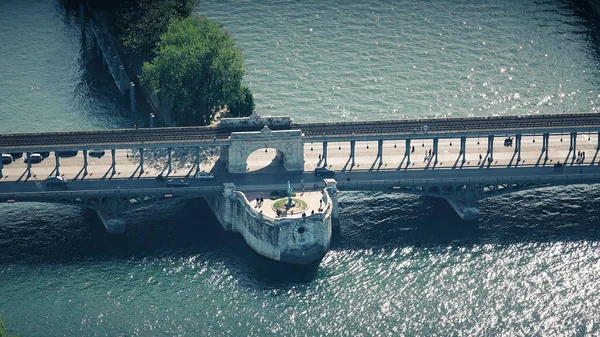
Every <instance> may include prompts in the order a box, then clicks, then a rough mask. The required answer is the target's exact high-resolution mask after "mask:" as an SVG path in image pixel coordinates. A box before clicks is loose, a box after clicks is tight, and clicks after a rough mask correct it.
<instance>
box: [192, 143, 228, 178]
mask: <svg viewBox="0 0 600 337" xmlns="http://www.w3.org/2000/svg"><path fill="white" fill-rule="evenodd" d="M223 152H225V153H227V151H223ZM198 172H200V147H198V146H196V173H198Z"/></svg>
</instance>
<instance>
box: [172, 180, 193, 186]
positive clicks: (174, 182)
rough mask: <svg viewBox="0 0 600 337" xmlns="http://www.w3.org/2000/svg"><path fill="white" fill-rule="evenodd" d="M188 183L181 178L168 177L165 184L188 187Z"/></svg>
mask: <svg viewBox="0 0 600 337" xmlns="http://www.w3.org/2000/svg"><path fill="white" fill-rule="evenodd" d="M189 185H190V183H188V182H187V181H185V180H183V179H169V180H167V186H169V187H188V186H189Z"/></svg>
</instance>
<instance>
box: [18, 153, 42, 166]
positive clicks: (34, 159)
mask: <svg viewBox="0 0 600 337" xmlns="http://www.w3.org/2000/svg"><path fill="white" fill-rule="evenodd" d="M42 160H44V157H42V155H41V154H39V153H32V154H31V155H30V156H29V157H25V159H23V162H24V163H31V164H39V163H41V162H42Z"/></svg>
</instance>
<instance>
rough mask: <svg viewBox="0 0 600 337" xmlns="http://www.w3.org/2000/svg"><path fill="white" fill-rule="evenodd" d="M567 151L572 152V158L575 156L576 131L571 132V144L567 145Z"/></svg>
mask: <svg viewBox="0 0 600 337" xmlns="http://www.w3.org/2000/svg"><path fill="white" fill-rule="evenodd" d="M569 151H572V152H573V160H575V158H577V156H576V155H575V154H576V152H577V132H571V146H570V147H569Z"/></svg>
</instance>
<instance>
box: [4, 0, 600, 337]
mask: <svg viewBox="0 0 600 337" xmlns="http://www.w3.org/2000/svg"><path fill="white" fill-rule="evenodd" d="M198 12H200V13H202V14H206V15H207V16H209V17H211V18H213V19H215V20H217V21H218V22H220V23H222V24H223V25H224V26H225V28H226V29H228V30H229V31H230V32H231V33H232V34H233V36H234V38H235V40H236V42H237V44H238V45H239V46H240V47H241V48H242V49H243V50H244V54H245V56H246V62H247V64H248V74H247V76H246V82H247V83H248V85H249V86H250V87H251V88H252V90H253V91H254V93H255V95H256V100H257V110H258V111H260V112H263V113H266V114H272V115H276V114H282V115H291V116H293V117H294V119H295V120H298V121H321V120H326V121H338V120H355V119H385V118H388V119H389V118H404V117H418V116H471V115H474V116H488V115H500V114H529V113H538V112H540V113H548V112H562V111H599V109H600V108H599V104H600V102H599V92H598V88H599V87H600V73H599V69H600V67H599V66H598V64H599V62H600V28H599V25H598V19H597V18H596V17H595V16H594V14H593V13H592V11H591V10H590V9H588V8H587V7H585V6H584V5H582V4H578V3H572V2H571V1H567V0H564V1H562V0H548V1H533V0H531V1H517V2H515V1H510V0H483V1H481V0H439V1H402V2H396V1H385V0H373V1H369V2H364V1H351V0H341V1H335V2H333V1H316V0H307V1H302V2H297V1H284V0H274V1H268V2H265V1H263V2H259V1H231V0H219V1H212V0H211V1H202V3H201V5H200V7H199V9H198ZM77 17H78V16H77V13H76V12H71V11H68V10H65V9H64V8H63V7H62V6H61V5H60V4H59V3H58V2H54V1H51V0H30V1H24V0H21V1H2V2H0V22H1V23H2V24H1V25H0V46H1V47H0V70H1V74H2V80H1V81H0V132H1V133H4V132H28V131H58V130H78V129H103V128H115V127H130V126H132V125H134V124H137V125H144V123H145V117H144V116H145V113H146V112H147V108H145V107H143V106H142V107H141V109H140V110H142V112H141V113H139V114H132V113H131V112H129V110H128V101H127V98H126V97H120V96H119V94H118V91H117V89H116V87H115V86H114V84H112V82H111V80H110V78H109V76H108V75H107V73H106V72H105V70H103V69H102V67H101V66H100V65H99V64H98V63H97V62H96V61H94V60H93V59H90V58H89V55H88V54H89V52H88V51H86V50H85V48H83V47H82V43H81V36H80V30H79V26H78V23H77V21H78V20H77ZM0 189H1V187H0ZM599 192H600V188H598V187H597V186H572V187H567V188H548V189H541V190H535V191H529V192H522V193H515V194H513V195H509V196H503V197H497V198H491V199H488V200H484V201H482V202H481V203H480V206H481V210H482V216H481V218H480V220H479V221H478V222H477V223H475V224H471V223H465V222H462V221H460V220H459V219H458V217H457V216H456V215H455V214H454V213H453V211H452V209H451V208H450V207H449V206H448V205H447V204H446V203H445V202H444V201H441V200H437V199H431V198H419V197H413V196H406V195H400V194H385V193H346V194H343V195H342V197H341V199H340V200H341V207H342V211H341V219H342V220H341V229H340V230H339V231H338V232H336V236H335V241H334V244H333V247H332V249H331V251H330V252H329V253H328V254H327V255H326V257H325V258H324V260H323V261H322V262H321V264H320V265H319V266H316V267H311V268H298V267H290V266H281V265H278V264H276V263H272V262H270V261H267V260H266V259H263V258H261V257H258V256H257V255H256V254H254V253H253V252H252V251H251V250H250V249H249V248H248V247H247V246H246V245H245V244H244V242H243V240H242V239H241V238H240V237H239V236H237V235H233V234H230V233H226V232H223V231H222V230H221V229H220V227H219V225H218V223H217V221H216V219H215V218H214V216H213V215H212V214H211V213H210V211H209V210H208V209H207V207H206V206H205V205H204V204H202V203H201V202H198V201H188V202H179V203H170V204H163V205H159V206H158V207H152V208H147V209H141V210H138V211H135V212H131V213H130V214H128V215H127V217H126V218H127V221H128V223H129V227H128V232H127V233H126V234H125V235H123V236H111V235H109V234H107V233H106V231H105V230H104V228H103V227H102V225H101V223H100V221H99V220H98V219H97V217H96V215H95V214H94V213H93V212H91V211H88V210H83V209H80V208H77V207H67V206H58V205H45V204H13V205H1V206H0V313H3V315H4V316H5V318H6V320H7V325H8V326H9V329H10V331H11V332H15V333H20V334H21V335H22V336H132V335H139V336H198V335H210V336H230V335H234V336H244V335H248V336H275V335H285V336H313V335H336V336H337V335H341V336H372V335H373V336H375V335H382V336H397V335H407V336H416V335H439V336H448V335H456V336H472V335H485V336H492V335H509V336H519V335H527V336H551V335H554V336H585V335H594V334H598V333H599V332H600V309H599V308H600V273H599V272H598V271H599V270H600V228H599V224H600V221H599V218H598V211H597V210H598V209H600V193H599Z"/></svg>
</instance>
